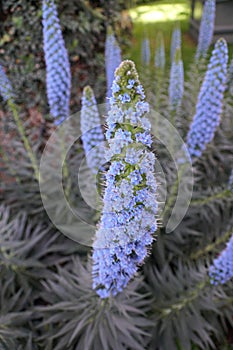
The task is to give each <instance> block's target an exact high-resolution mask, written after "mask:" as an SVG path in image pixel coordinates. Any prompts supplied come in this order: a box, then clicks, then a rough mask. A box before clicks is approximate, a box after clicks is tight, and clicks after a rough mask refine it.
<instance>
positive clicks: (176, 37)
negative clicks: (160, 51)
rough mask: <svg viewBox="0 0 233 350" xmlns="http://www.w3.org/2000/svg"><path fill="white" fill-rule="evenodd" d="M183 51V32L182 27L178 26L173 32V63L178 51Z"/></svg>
mask: <svg viewBox="0 0 233 350" xmlns="http://www.w3.org/2000/svg"><path fill="white" fill-rule="evenodd" d="M177 49H180V50H181V31H180V26H179V25H176V26H175V28H174V29H173V32H172V40H171V62H173V61H174V58H175V54H176V50H177Z"/></svg>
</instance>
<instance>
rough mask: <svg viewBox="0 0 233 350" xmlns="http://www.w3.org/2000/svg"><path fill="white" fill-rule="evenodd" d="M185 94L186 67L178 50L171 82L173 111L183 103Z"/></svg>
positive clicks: (170, 94) (173, 63)
mask: <svg viewBox="0 0 233 350" xmlns="http://www.w3.org/2000/svg"><path fill="white" fill-rule="evenodd" d="M183 93H184V66H183V61H182V58H181V52H180V48H177V49H176V53H175V56H174V59H173V62H172V66H171V71H170V82H169V101H170V106H171V108H172V109H173V110H176V109H177V108H178V107H179V106H180V105H181V102H182V97H183Z"/></svg>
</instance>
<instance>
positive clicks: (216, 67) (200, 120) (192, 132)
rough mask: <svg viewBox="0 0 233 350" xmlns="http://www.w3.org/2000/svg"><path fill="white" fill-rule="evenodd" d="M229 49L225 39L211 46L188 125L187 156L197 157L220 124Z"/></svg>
mask: <svg viewBox="0 0 233 350" xmlns="http://www.w3.org/2000/svg"><path fill="white" fill-rule="evenodd" d="M227 61H228V50H227V43H226V41H225V40H224V39H219V40H218V41H217V42H216V44H215V47H214V50H213V52H212V56H211V59H210V62H209V65H208V68H207V72H206V75H205V78H204V81H203V83H202V86H201V90H200V93H199V96H198V101H197V105H196V114H195V115H194V117H193V121H192V123H191V125H190V129H189V132H188V136H187V144H188V150H189V153H190V156H191V157H192V158H193V157H200V156H201V155H202V153H203V151H204V150H205V149H206V146H207V144H208V143H209V142H211V141H212V139H213V138H214V134H215V131H216V129H217V127H218V125H219V123H220V116H221V112H222V105H223V97H224V91H225V88H226V80H227Z"/></svg>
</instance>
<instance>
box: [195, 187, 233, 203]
mask: <svg viewBox="0 0 233 350" xmlns="http://www.w3.org/2000/svg"><path fill="white" fill-rule="evenodd" d="M230 197H232V192H231V191H230V190H228V189H226V190H224V191H221V192H218V193H215V194H213V195H212V196H209V197H207V198H203V199H196V200H193V201H192V202H191V206H193V207H194V206H199V205H205V204H208V203H210V202H212V201H214V200H216V199H226V198H230Z"/></svg>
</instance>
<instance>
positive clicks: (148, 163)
mask: <svg viewBox="0 0 233 350" xmlns="http://www.w3.org/2000/svg"><path fill="white" fill-rule="evenodd" d="M115 82H117V85H118V86H119V87H120V90H119V91H117V92H115V93H113V98H114V100H113V101H114V102H113V103H112V105H111V110H110V111H109V113H108V118H107V126H108V129H110V130H111V132H110V133H109V134H108V136H107V140H108V144H109V150H107V151H106V155H107V159H108V160H109V161H110V168H109V170H108V172H107V174H106V190H105V194H104V198H103V210H102V215H101V219H100V223H99V225H98V228H97V231H96V237H95V241H94V244H93V248H94V252H93V288H94V289H95V290H96V292H97V293H98V295H99V296H100V297H101V298H107V297H109V296H111V295H113V296H114V295H116V294H117V293H119V292H120V291H122V289H123V288H124V287H126V285H127V283H128V282H129V280H130V279H131V278H132V277H133V276H134V275H135V273H136V272H137V269H138V265H140V264H142V263H143V261H144V259H145V257H146V256H147V254H148V253H147V248H148V247H149V245H150V244H151V243H152V241H153V236H154V233H155V231H156V229H157V223H156V214H157V208H158V205H157V200H156V191H157V186H156V180H155V177H154V163H155V156H154V154H153V153H152V152H151V151H150V146H151V136H150V134H149V130H150V122H149V121H148V120H147V118H146V113H147V111H148V106H147V104H146V102H144V101H143V97H142V95H143V93H144V91H143V88H142V86H141V85H140V83H139V80H138V76H137V72H136V69H135V66H134V63H133V62H132V61H123V62H122V63H121V65H120V66H119V68H118V69H117V70H116V72H115ZM129 84H130V87H129ZM126 91H129V92H127V94H129V96H130V102H129V103H127V104H125V103H124V101H121V99H119V96H123V95H124V94H125V93H126ZM145 107H146V108H145ZM116 110H117V111H119V110H121V114H120V119H119V120H116V117H115V116H116ZM112 114H114V117H112ZM135 115H136V116H137V127H136V128H135ZM112 120H114V123H112ZM146 120H147V122H146ZM144 125H146V126H147V128H144ZM138 129H139V130H141V132H138Z"/></svg>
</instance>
